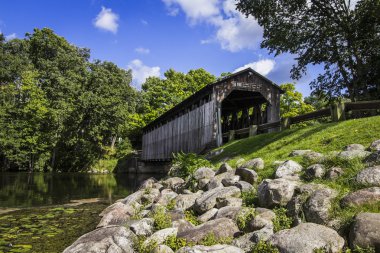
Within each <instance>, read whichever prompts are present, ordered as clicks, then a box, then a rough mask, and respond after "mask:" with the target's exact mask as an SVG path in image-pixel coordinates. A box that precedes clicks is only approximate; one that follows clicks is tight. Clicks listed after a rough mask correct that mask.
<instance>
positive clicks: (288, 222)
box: [273, 207, 293, 233]
mask: <svg viewBox="0 0 380 253" xmlns="http://www.w3.org/2000/svg"><path fill="white" fill-rule="evenodd" d="M273 212H274V213H275V214H276V218H275V219H274V220H273V231H274V232H275V233H276V232H278V231H280V230H283V229H288V228H291V226H292V223H293V219H292V218H290V217H288V216H287V215H286V209H285V208H283V207H281V208H275V209H273Z"/></svg>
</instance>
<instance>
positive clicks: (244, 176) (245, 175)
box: [235, 167, 258, 184]
mask: <svg viewBox="0 0 380 253" xmlns="http://www.w3.org/2000/svg"><path fill="white" fill-rule="evenodd" d="M235 174H236V175H238V176H240V178H241V180H243V181H246V182H248V183H250V184H253V183H255V182H256V181H257V178H258V175H257V173H256V172H255V171H254V170H251V169H248V168H244V167H239V168H237V169H236V172H235Z"/></svg>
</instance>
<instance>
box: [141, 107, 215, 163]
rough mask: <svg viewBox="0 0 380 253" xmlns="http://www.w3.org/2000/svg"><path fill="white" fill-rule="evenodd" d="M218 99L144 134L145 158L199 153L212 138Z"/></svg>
mask: <svg viewBox="0 0 380 253" xmlns="http://www.w3.org/2000/svg"><path fill="white" fill-rule="evenodd" d="M214 116H215V102H214V101H213V100H211V101H209V102H208V103H205V104H203V105H201V106H199V107H197V108H195V109H193V110H191V111H188V112H186V113H184V114H183V115H180V116H178V117H176V118H175V119H173V120H171V121H169V122H167V123H165V124H162V125H160V126H158V127H156V128H155V129H153V130H151V131H148V132H147V133H144V135H143V140H142V145H143V146H142V150H143V151H142V159H143V160H169V159H171V158H172V154H173V153H177V152H181V151H182V152H186V153H188V152H194V153H199V152H201V151H202V150H204V149H205V148H206V147H207V145H208V144H209V143H210V142H212V141H213V129H214Z"/></svg>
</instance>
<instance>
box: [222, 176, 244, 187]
mask: <svg viewBox="0 0 380 253" xmlns="http://www.w3.org/2000/svg"><path fill="white" fill-rule="evenodd" d="M239 180H240V176H233V177H228V178H223V179H222V185H223V186H224V187H228V186H234V185H235V184H236V183H237V182H239Z"/></svg>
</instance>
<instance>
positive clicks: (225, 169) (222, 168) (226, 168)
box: [215, 163, 234, 175]
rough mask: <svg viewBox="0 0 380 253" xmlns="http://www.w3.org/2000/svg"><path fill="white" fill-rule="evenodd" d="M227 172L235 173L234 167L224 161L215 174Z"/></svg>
mask: <svg viewBox="0 0 380 253" xmlns="http://www.w3.org/2000/svg"><path fill="white" fill-rule="evenodd" d="M225 172H229V173H234V169H233V168H232V167H231V166H230V165H228V163H223V164H222V165H220V167H219V169H218V170H217V171H216V173H215V175H219V174H222V173H225Z"/></svg>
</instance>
